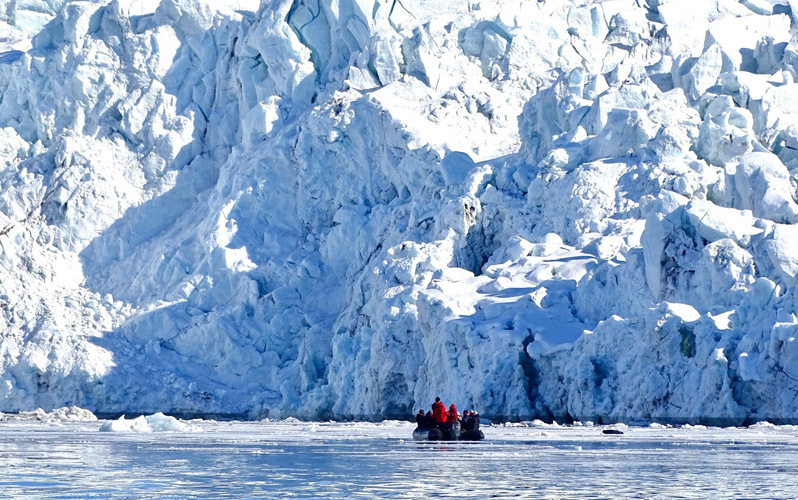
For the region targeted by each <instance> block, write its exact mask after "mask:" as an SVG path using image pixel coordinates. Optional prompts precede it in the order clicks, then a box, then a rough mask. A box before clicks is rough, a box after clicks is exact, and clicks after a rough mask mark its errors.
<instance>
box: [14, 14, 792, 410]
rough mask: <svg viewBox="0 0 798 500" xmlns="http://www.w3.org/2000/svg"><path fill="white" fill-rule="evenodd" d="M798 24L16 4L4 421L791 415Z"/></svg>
mask: <svg viewBox="0 0 798 500" xmlns="http://www.w3.org/2000/svg"><path fill="white" fill-rule="evenodd" d="M796 9H798V4H796V3H795V2H793V1H792V0H746V1H741V2H738V1H735V0H712V1H708V2H689V3H688V2H686V1H685V0H646V1H642V0H640V1H636V0H608V1H604V2H596V1H589V0H579V1H571V2H554V1H551V0H550V1H542V2H532V1H522V0H500V1H496V2H489V1H482V2H477V1H463V0H390V1H388V0H316V1H315V2H313V1H309V0H307V1H306V0H263V1H261V2H259V1H257V0H226V1H216V0H213V1H212V0H160V1H155V0H111V1H107V0H84V1H63V0H0V32H2V35H0V46H1V47H0V50H1V51H0V159H1V160H2V161H0V411H3V412H13V411H29V410H33V409H35V408H38V407H41V408H46V409H53V408H57V407H63V406H80V407H83V408H87V409H89V410H91V411H92V412H94V413H96V414H98V415H118V414H121V413H128V414H130V413H134V414H135V413H148V414H149V413H155V412H167V413H172V414H182V415H212V416H237V417H241V416H243V417H246V418H264V417H269V418H284V417H287V416H294V417H299V418H307V419H328V418H329V419H371V418H383V417H388V418H399V417H405V416H409V415H410V414H412V413H415V411H417V409H418V408H419V407H426V406H428V404H429V403H430V402H431V401H432V400H433V399H434V397H435V396H438V395H439V396H441V397H442V398H443V399H444V401H446V402H447V403H448V402H450V401H453V402H456V403H457V404H458V406H461V407H463V408H466V407H476V408H478V409H479V410H480V412H481V413H482V414H483V415H486V416H488V417H490V418H494V419H499V420H504V419H510V420H513V419H525V418H541V419H544V420H548V421H551V420H570V419H577V420H592V421H599V422H605V423H606V422H619V421H624V422H631V421H640V420H643V421H667V422H693V423H695V422H705V423H706V422H710V423H722V424H730V425H731V424H741V423H746V422H752V421H759V420H770V421H775V422H792V421H798V401H797V399H798V340H796V338H798V316H796V315H797V314H798V304H797V303H796V302H797V301H798V288H796V287H797V286H798V257H796V255H795V253H794V252H795V249H796V248H798V247H797V245H798V204H796V190H797V189H798V111H795V110H796V109H798V40H796V38H795V34H796V27H795V26H796V21H798V10H796Z"/></svg>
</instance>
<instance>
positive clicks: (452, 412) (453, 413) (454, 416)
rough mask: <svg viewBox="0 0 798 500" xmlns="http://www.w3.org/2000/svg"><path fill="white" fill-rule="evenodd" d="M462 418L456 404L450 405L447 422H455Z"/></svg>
mask: <svg viewBox="0 0 798 500" xmlns="http://www.w3.org/2000/svg"><path fill="white" fill-rule="evenodd" d="M458 420H460V414H459V413H457V408H455V406H454V404H452V406H450V407H449V417H448V418H447V419H446V423H448V424H453V423H455V422H457V421H458Z"/></svg>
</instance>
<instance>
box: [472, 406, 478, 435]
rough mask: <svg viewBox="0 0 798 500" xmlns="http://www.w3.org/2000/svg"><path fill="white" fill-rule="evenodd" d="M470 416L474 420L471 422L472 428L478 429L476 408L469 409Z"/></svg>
mask: <svg viewBox="0 0 798 500" xmlns="http://www.w3.org/2000/svg"><path fill="white" fill-rule="evenodd" d="M471 418H472V419H473V420H474V423H473V424H472V425H473V427H474V428H473V430H475V431H478V430H479V412H478V411H477V410H473V409H472V410H471Z"/></svg>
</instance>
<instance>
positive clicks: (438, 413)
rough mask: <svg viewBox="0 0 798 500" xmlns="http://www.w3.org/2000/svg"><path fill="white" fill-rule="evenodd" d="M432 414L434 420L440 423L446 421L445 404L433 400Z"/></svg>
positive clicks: (447, 414)
mask: <svg viewBox="0 0 798 500" xmlns="http://www.w3.org/2000/svg"><path fill="white" fill-rule="evenodd" d="M432 416H433V417H435V421H436V422H438V423H439V424H442V423H444V422H446V418H447V417H448V416H449V413H448V412H447V411H446V406H445V405H444V404H443V403H441V402H440V401H435V402H434V403H432Z"/></svg>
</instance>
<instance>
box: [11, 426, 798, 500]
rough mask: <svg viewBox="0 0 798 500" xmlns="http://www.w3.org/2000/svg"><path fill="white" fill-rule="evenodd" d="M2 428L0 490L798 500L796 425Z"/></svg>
mask: <svg viewBox="0 0 798 500" xmlns="http://www.w3.org/2000/svg"><path fill="white" fill-rule="evenodd" d="M102 424H103V423H102V422H88V423H70V422H67V423H52V422H51V423H49V424H43V423H31V422H4V423H0V498H14V499H18V498H35V499H86V498H103V499H106V498H107V499H155V498H157V499H183V498H203V499H216V498H235V499H244V498H270V499H271V498H275V499H277V498H280V499H282V498H293V499H311V498H312V499H326V498H407V499H414V498H419V499H420V498H460V499H462V498H519V497H520V498H545V499H555V498H574V499H576V498H580V499H585V498H587V499H598V498H646V499H653V498H690V499H694V498H707V499H709V498H712V499H718V498H785V499H786V498H798V481H796V477H798V427H791V426H770V425H762V424H760V425H757V426H754V427H751V428H745V429H719V428H705V427H679V428H671V427H659V426H656V427H620V428H619V429H620V430H621V431H622V432H623V434H621V435H606V434H603V433H602V430H603V429H604V428H603V427H599V426H590V425H576V426H557V425H543V424H532V423H527V424H520V425H518V424H517V425H511V426H490V427H484V432H485V436H486V440H485V441H483V442H480V443H470V442H417V441H413V439H412V438H411V433H412V430H413V425H411V424H410V423H404V422H384V423H382V424H369V423H349V424H344V423H303V422H296V421H288V422H285V421H284V422H210V421H194V422H191V423H190V424H191V425H190V426H189V428H190V429H191V430H190V431H186V432H157V433H156V432H149V433H135V432H110V433H108V432H100V431H99V429H100V427H101V426H102Z"/></svg>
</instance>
